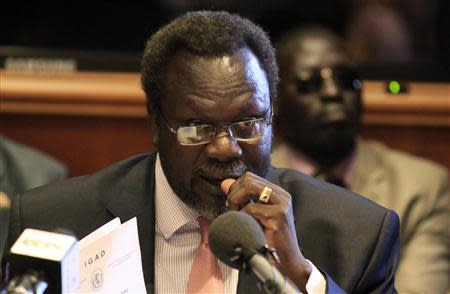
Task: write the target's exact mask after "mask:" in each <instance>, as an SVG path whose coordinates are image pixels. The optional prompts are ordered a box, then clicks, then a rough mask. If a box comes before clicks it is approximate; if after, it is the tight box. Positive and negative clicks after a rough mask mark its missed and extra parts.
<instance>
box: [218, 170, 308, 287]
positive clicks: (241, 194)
mask: <svg viewBox="0 0 450 294" xmlns="http://www.w3.org/2000/svg"><path fill="white" fill-rule="evenodd" d="M265 187H268V188H270V189H272V192H271V193H270V198H269V201H268V203H267V204H266V203H263V202H260V201H259V198H260V195H261V192H262V191H263V190H264V188H265ZM221 188H222V190H223V191H224V193H225V194H226V195H227V205H228V209H229V210H240V211H243V212H246V213H248V214H250V215H251V216H253V217H254V218H255V219H256V220H258V221H259V223H260V224H261V225H262V228H263V230H264V234H265V236H266V239H267V242H268V245H269V246H270V247H273V248H275V249H276V251H277V254H278V256H279V257H280V264H279V265H277V267H278V268H279V270H280V271H281V272H282V273H284V274H285V275H286V276H288V277H289V278H290V279H291V280H292V281H293V282H294V283H295V284H296V285H297V287H299V288H300V289H301V290H302V292H303V293H306V289H305V288H306V282H307V281H308V278H309V275H310V274H311V271H312V268H311V266H310V264H309V263H308V262H307V261H306V259H305V258H304V257H303V255H302V253H301V251H300V248H299V246H298V241H297V234H296V232H295V225H294V217H293V211H292V199H291V195H290V194H289V193H288V192H287V191H285V190H283V189H282V188H280V187H278V186H276V185H274V184H272V183H271V182H269V181H267V180H265V179H263V178H261V177H259V176H257V175H255V174H253V173H250V172H246V173H245V174H244V175H243V176H242V177H240V178H238V179H237V180H234V179H226V180H224V181H223V182H222V183H221Z"/></svg>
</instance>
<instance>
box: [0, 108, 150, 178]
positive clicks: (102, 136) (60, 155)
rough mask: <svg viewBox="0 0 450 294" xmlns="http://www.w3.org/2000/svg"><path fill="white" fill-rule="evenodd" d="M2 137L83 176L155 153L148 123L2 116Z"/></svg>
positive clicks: (0, 127) (55, 117)
mask: <svg viewBox="0 0 450 294" xmlns="http://www.w3.org/2000/svg"><path fill="white" fill-rule="evenodd" d="M0 133H1V134H3V135H5V136H7V137H9V138H11V139H14V140H16V141H19V142H22V143H24V144H27V145H30V146H33V147H35V148H37V149H39V150H42V151H44V152H46V153H48V154H51V155H52V156H54V157H55V158H57V159H59V160H61V161H62V162H64V163H66V164H67V165H68V167H69V171H70V174H71V175H74V176H76V175H82V174H86V173H90V172H93V171H96V170H99V169H101V168H102V167H105V166H106V165H108V164H110V163H112V162H115V161H118V160H121V159H124V158H126V157H128V156H132V155H135V154H138V153H144V152H149V151H152V150H155V148H154V146H153V144H152V138H153V132H152V131H151V128H150V125H149V124H148V121H147V120H146V119H139V118H109V117H82V116H75V117H74V116H43V115H22V114H21V115H18V114H12V115H11V114H2V115H1V116H0Z"/></svg>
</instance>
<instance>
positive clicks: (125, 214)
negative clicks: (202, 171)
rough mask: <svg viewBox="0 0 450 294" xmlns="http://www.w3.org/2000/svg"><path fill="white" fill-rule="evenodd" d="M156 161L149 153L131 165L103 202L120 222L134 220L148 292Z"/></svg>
mask: <svg viewBox="0 0 450 294" xmlns="http://www.w3.org/2000/svg"><path fill="white" fill-rule="evenodd" d="M155 159H156V156H155V154H151V155H150V156H148V158H146V159H144V160H141V162H139V163H137V164H136V165H135V166H133V167H132V168H131V169H130V170H129V171H128V172H127V173H126V175H125V176H124V177H123V178H122V179H121V180H120V181H119V182H118V183H115V184H114V185H113V187H112V188H111V194H110V196H109V198H108V199H107V200H106V201H105V206H106V208H107V209H108V211H109V212H110V213H111V214H113V215H114V216H115V217H119V218H120V220H121V222H125V221H127V220H129V219H131V218H133V217H136V218H137V226H138V233H139V245H140V248H141V259H142V269H143V272H144V280H145V284H146V287H147V292H148V293H153V292H154V290H153V287H154V249H155V245H154V244H155V215H154V191H155V189H154V187H155V175H154V170H155V168H154V166H155Z"/></svg>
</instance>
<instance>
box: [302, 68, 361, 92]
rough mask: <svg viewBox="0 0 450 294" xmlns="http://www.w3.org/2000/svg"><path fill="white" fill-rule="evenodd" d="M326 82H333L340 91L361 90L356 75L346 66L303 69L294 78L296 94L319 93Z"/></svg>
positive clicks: (359, 81)
mask: <svg viewBox="0 0 450 294" xmlns="http://www.w3.org/2000/svg"><path fill="white" fill-rule="evenodd" d="M326 80H333V81H334V82H335V83H336V85H337V86H338V87H340V88H341V89H342V90H348V91H360V90H361V85H362V84H361V80H360V79H359V76H358V74H357V73H356V72H355V71H354V70H353V69H351V68H350V67H348V66H333V67H313V68H305V69H302V70H300V71H298V72H297V75H296V77H295V78H294V82H295V84H296V86H297V92H298V93H300V94H309V93H314V92H318V91H320V89H321V88H322V86H323V83H324V81H326Z"/></svg>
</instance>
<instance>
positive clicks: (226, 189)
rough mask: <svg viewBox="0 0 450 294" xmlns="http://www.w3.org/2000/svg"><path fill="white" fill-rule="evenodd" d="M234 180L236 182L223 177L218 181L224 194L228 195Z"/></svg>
mask: <svg viewBox="0 0 450 294" xmlns="http://www.w3.org/2000/svg"><path fill="white" fill-rule="evenodd" d="M234 182H236V180H235V179H225V180H223V181H222V183H220V188H222V191H223V192H224V193H225V195H228V192H229V191H230V187H231V185H233V183H234Z"/></svg>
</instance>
